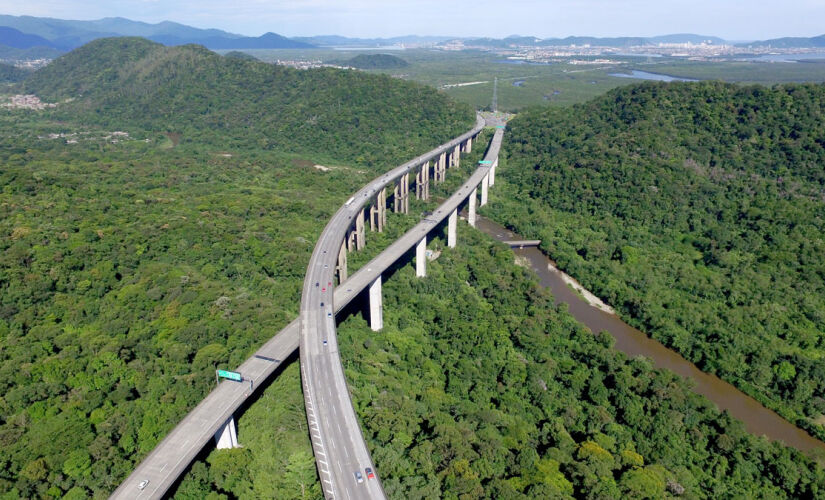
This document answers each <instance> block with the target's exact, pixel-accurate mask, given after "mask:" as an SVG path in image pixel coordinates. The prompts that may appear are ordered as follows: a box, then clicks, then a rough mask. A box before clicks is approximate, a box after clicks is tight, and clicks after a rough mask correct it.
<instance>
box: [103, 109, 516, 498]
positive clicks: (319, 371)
mask: <svg viewBox="0 0 825 500" xmlns="http://www.w3.org/2000/svg"><path fill="white" fill-rule="evenodd" d="M483 126H484V122H483V120H481V119H480V118H479V119H478V120H477V122H476V126H475V127H474V128H473V129H472V130H471V131H470V132H467V133H466V134H464V135H462V136H461V137H459V138H457V139H455V140H453V141H451V142H449V143H447V144H445V145H442V146H440V147H439V148H437V149H435V150H433V151H431V152H429V153H427V154H425V155H422V156H419V157H417V158H415V159H414V160H411V161H410V162H407V163H405V164H404V165H402V166H400V167H398V168H396V169H394V170H392V171H390V172H388V173H387V174H384V175H382V176H381V177H379V178H377V179H375V180H374V181H372V182H371V183H370V184H369V185H367V186H366V187H364V188H363V189H361V190H360V191H359V192H358V194H357V195H356V199H357V202H356V201H353V202H352V203H351V204H350V206H344V207H342V208H341V209H340V210H339V211H338V213H336V215H335V217H333V219H332V221H330V223H329V224H328V225H327V227H326V229H325V230H324V233H323V234H322V236H324V235H326V237H325V238H321V239H319V242H318V245H316V248H315V251H314V253H313V256H312V259H311V261H310V266H309V269H308V272H307V276H306V279H305V282H304V285H305V286H304V294H303V296H302V311H301V316H300V317H299V318H298V319H296V320H294V321H292V322H291V323H290V324H289V325H287V326H286V327H285V328H284V329H283V330H281V331H280V332H278V334H276V335H275V336H274V337H272V339H270V340H269V341H267V343H266V344H264V345H263V346H262V347H261V348H260V349H259V350H258V351H256V352H255V354H254V355H253V356H252V357H250V358H249V359H247V360H246V361H245V362H244V363H243V364H241V366H240V367H238V368H237V369H236V371H238V372H240V373H242V374H243V376H244V380H245V381H247V380H249V381H252V382H253V384H254V390H257V389H258V388H259V387H260V386H261V385H262V384H263V383H265V382H266V380H267V379H268V378H269V377H270V376H271V375H272V373H273V372H274V371H275V370H276V369H277V368H278V367H279V366H280V365H281V363H282V362H283V361H284V360H286V359H287V358H289V357H290V356H291V355H292V354H293V353H294V352H295V349H297V348H298V345H299V336H300V334H301V330H302V325H301V320H304V319H305V318H306V320H307V323H306V326H307V328H308V329H309V328H310V327H312V326H314V327H315V330H314V338H315V339H319V338H321V337H320V336H321V335H323V334H324V333H326V335H327V337H326V338H327V344H328V349H327V350H322V349H321V348H320V347H321V346H323V342H322V341H321V342H320V345H318V344H317V343H316V345H314V346H312V347H310V346H309V345H307V347H306V350H311V352H312V353H313V354H312V359H311V360H310V361H309V362H315V368H314V369H313V370H312V372H311V373H312V374H313V375H314V376H315V377H316V378H315V379H314V381H313V383H312V384H311V386H312V390H318V386H320V387H321V388H322V389H323V388H324V387H325V386H326V385H327V383H326V381H327V380H329V379H330V378H335V379H336V380H337V382H336V385H335V386H334V387H335V388H336V389H337V390H339V391H342V392H340V393H339V394H331V392H332V391H323V392H324V394H322V395H321V398H322V399H323V398H324V396H326V397H327V398H328V397H329V396H330V395H332V397H333V401H334V402H335V401H336V400H337V402H336V403H335V404H334V405H333V406H334V407H335V409H334V410H332V406H325V407H323V408H317V407H316V406H315V405H317V404H318V403H317V400H316V397H312V396H307V390H308V385H310V384H308V382H309V379H308V377H307V375H309V373H310V372H307V371H306V370H305V368H304V367H305V366H306V364H305V363H306V362H304V360H303V359H302V363H301V367H302V380H303V383H304V394H305V398H306V399H307V415H308V419H309V420H310V425H311V426H312V425H313V423H315V425H314V427H311V431H313V432H311V435H312V441H313V447H314V448H315V451H316V459H317V460H318V466H319V475H321V472H320V471H321V467H322V466H324V465H326V466H327V469H326V470H327V472H326V474H327V475H329V467H328V466H329V465H330V464H331V463H332V462H331V461H330V460H327V459H325V458H324V457H325V455H322V454H318V451H319V450H318V447H317V446H316V441H318V442H319V443H320V439H319V438H323V435H322V434H320V432H317V431H314V429H317V430H318V431H320V430H321V429H323V430H324V431H326V432H327V434H326V435H327V436H328V437H327V439H326V440H325V442H326V443H328V445H329V446H330V447H331V448H333V446H334V452H335V453H337V454H341V455H343V456H344V458H347V455H349V456H350V459H349V462H348V463H346V464H344V465H343V466H342V467H339V468H338V471H339V474H341V475H343V480H342V481H340V482H341V483H343V486H344V489H341V490H334V491H335V492H338V491H340V492H341V493H339V495H340V496H341V498H348V497H349V498H361V497H370V496H372V497H373V498H380V497H383V496H384V494H383V490H382V489H381V487H380V484H379V481H378V479H375V480H372V483H370V482H369V481H370V480H369V479H367V478H366V477H364V483H365V484H367V486H366V487H363V488H358V487H357V486H363V484H362V485H359V484H358V483H357V482H355V476H354V470H356V469H358V468H359V467H360V470H361V473H362V474H363V473H364V471H363V469H364V468H365V467H372V468H373V470H375V467H373V466H372V465H371V460H370V458H369V453H368V451H367V450H366V445H365V444H364V440H363V436H362V434H361V430H360V426H359V425H358V422H357V419H356V418H355V413H354V411H353V409H352V402H351V400H350V398H349V393H348V392H347V389H346V381H345V380H344V379H343V369H342V367H341V362H340V359H339V358H338V353H337V351H338V349H337V341H336V339H335V323H334V316H335V314H336V313H337V312H339V311H340V310H341V309H343V308H344V307H345V306H346V305H347V304H348V303H349V302H350V301H352V300H353V299H354V298H355V297H356V296H358V294H359V293H360V292H362V291H363V290H364V289H366V288H367V287H368V286H369V285H370V284H371V283H372V282H373V281H374V280H375V279H376V278H377V277H379V276H380V275H381V273H382V272H383V271H385V270H386V269H387V268H388V267H389V266H390V265H391V264H392V263H393V262H395V261H396V260H398V259H399V258H401V257H402V256H403V255H404V254H405V253H406V252H408V251H409V250H410V249H411V248H413V246H415V245H416V244H417V243H418V242H419V241H420V240H421V238H422V237H423V236H424V235H426V234H427V233H429V232H430V231H431V230H432V229H434V228H435V227H436V226H437V225H438V224H439V223H441V222H442V221H443V220H444V219H445V218H446V217H448V216H449V215H450V213H451V212H452V210H454V209H456V208H457V207H458V206H459V205H460V204H461V203H462V202H463V201H464V200H465V199H466V198H467V197H468V196H469V194H470V193H471V192H472V190H473V189H474V188H475V187H477V186H478V185H479V183H481V180H482V179H483V177H484V176H485V175H486V174H487V172H488V171H489V169H490V167H489V166H482V167H480V168H478V169H477V171H476V172H475V173H474V174H473V175H472V176H471V177H470V179H469V180H468V181H467V182H466V183H465V184H464V185H463V186H462V187H461V188H459V190H458V191H456V193H455V194H453V196H451V197H450V198H449V199H448V200H447V201H446V202H444V203H443V204H442V205H441V206H440V207H439V208H438V209H437V210H436V211H435V212H434V213H433V214H432V215H431V216H429V217H428V218H427V219H425V220H423V221H422V222H420V223H419V224H418V225H416V226H415V227H414V228H413V229H411V230H410V231H408V232H407V233H406V234H405V235H403V236H402V237H401V238H399V239H398V240H396V241H395V242H394V243H393V244H392V245H390V246H389V247H388V248H387V249H386V250H384V251H383V252H382V253H381V254H380V255H379V256H377V257H375V258H374V259H373V260H372V261H370V262H369V263H368V264H366V265H365V266H363V267H362V268H361V269H359V270H358V272H356V273H354V274H353V275H351V276H350V277H349V279H348V280H346V281H345V282H344V283H343V284H341V285H339V286H338V287H335V288H334V291H332V290H333V289H332V288H331V287H329V286H327V287H326V288H327V292H318V290H315V291H313V290H312V288H313V287H314V286H315V283H316V282H317V283H319V287H317V288H318V289H320V288H323V287H321V286H320V283H321V279H322V278H323V277H326V280H327V281H326V282H325V283H330V282H332V281H333V280H332V274H333V270H334V264H335V258H334V256H337V251H338V249H339V248H340V245H341V242H342V240H343V237H344V235H345V234H346V231H347V229H348V228H349V227H350V222H351V219H350V217H352V216H353V214H356V213H357V212H358V210H360V208H361V207H363V206H364V205H365V204H366V203H367V202H368V201H370V200H371V199H372V198H373V197H374V195H375V193H376V192H377V190H379V189H380V188H381V187H383V186H386V185H387V184H389V183H392V182H393V181H394V180H395V179H397V178H398V177H399V176H400V175H402V174H403V173H406V172H408V171H410V170H413V169H415V168H416V167H417V166H419V165H422V164H424V163H426V162H427V161H428V160H431V159H433V158H435V157H437V156H438V155H439V154H441V153H442V152H444V151H449V150H451V149H452V148H454V147H455V145H456V144H459V143H462V142H464V141H465V140H466V139H467V138H469V137H472V136H474V135H476V134H477V133H478V132H479V131H480V130H481V128H483ZM501 135H502V131H501V130H499V131H497V132H496V135H495V136H494V138H493V140H492V142H491V144H490V147H489V150H488V152H487V154H486V156H485V159H486V160H491V161H494V160H495V159H496V158H497V157H498V151H499V148H500V144H501ZM342 214H343V216H344V217H346V218H345V219H342V218H339V216H341V215H342ZM342 221H343V226H336V225H335V224H337V223H341V222H342ZM333 233H336V234H333ZM336 237H337V238H338V240H337V242H336V241H335V240H336ZM322 241H323V245H322V244H321V243H322ZM324 266H327V267H324ZM313 279H315V281H313ZM307 288H309V293H308V291H307ZM307 297H308V299H309V300H312V299H315V300H316V301H318V302H317V305H315V306H314V307H313V303H314V302H310V303H309V306H310V307H309V308H307V309H304V307H303V305H304V303H305V302H306V301H305V300H304V299H305V298H307ZM322 298H327V299H329V298H332V300H331V301H330V302H331V303H330V304H327V303H326V301H324V302H325V304H324V307H323V308H322V307H321V306H320V299H322ZM330 312H331V313H332V317H330V316H329V314H330ZM324 317H325V318H326V320H327V321H326V322H324ZM310 319H312V320H313V322H312V323H309V320H310ZM319 319H320V320H321V322H320V323H319V322H318V320H319ZM318 326H320V327H321V328H320V329H319V328H318ZM307 344H309V343H307ZM302 347H303V346H302ZM302 358H303V357H302ZM329 385H330V386H331V387H333V386H332V385H331V384H329ZM254 390H250V387H249V386H248V385H246V382H244V383H243V384H239V383H236V382H230V381H224V382H222V383H221V384H220V385H219V386H218V387H217V388H216V389H215V390H213V391H212V392H211V393H209V394H208V395H207V396H206V397H205V398H204V400H203V401H202V402H201V403H200V404H198V406H196V407H195V408H194V409H193V410H192V411H190V412H189V414H187V415H186V417H185V418H184V419H183V420H182V421H181V422H180V423H179V424H178V425H177V426H176V427H175V428H174V429H173V430H172V431H171V432H170V433H169V434H168V435H167V436H166V437H165V438H164V439H163V440H162V441H161V442H160V443H159V444H158V445H157V446H156V447H155V448H154V449H153V450H152V452H151V453H150V454H149V455H148V456H147V457H146V458H145V459H144V460H143V461H142V462H141V463H140V464H139V465H138V466H137V467H136V468H135V470H134V471H133V472H132V474H130V475H129V477H128V478H127V479H126V480H125V481H124V482H123V483H121V485H120V486H119V487H118V488H117V489H116V490H115V491H114V492H113V493H112V496H111V497H110V498H113V499H148V498H162V497H163V495H165V494H166V492H167V491H168V490H169V489H170V488H171V487H172V486H173V485H174V484H175V482H176V481H177V480H178V479H179V478H180V476H181V475H182V474H183V473H184V472H185V470H186V469H187V468H188V467H189V464H191V463H192V461H193V460H194V459H195V458H196V457H197V455H198V453H200V451H201V450H202V449H203V447H204V446H205V445H206V444H207V443H208V442H209V441H210V440H212V439H213V436H214V435H215V433H217V432H218V431H219V430H220V429H221V428H222V427H223V426H224V424H225V423H226V422H227V420H229V418H231V417H232V415H234V414H235V412H236V411H237V410H238V408H239V407H240V406H241V405H242V404H243V403H244V402H245V401H246V400H247V399H248V398H249V397H250V396H251V394H252V393H254ZM313 394H316V393H313ZM323 400H324V401H325V402H326V399H323ZM342 405H343V408H344V409H347V410H348V411H349V418H347V419H346V420H344V419H343V418H341V419H340V420H338V421H337V423H336V421H329V420H328V419H327V421H326V424H325V425H324V426H323V427H322V426H320V425H318V423H317V422H318V417H319V416H323V417H325V418H326V415H327V413H331V414H332V417H333V419H334V418H340V417H343V413H344V412H343V410H341V411H340V412H339V408H341V406H342ZM338 424H340V425H341V429H340V430H339V429H338ZM331 428H332V429H334V430H335V431H337V432H336V433H334V434H329V430H330V429H331ZM345 429H346V431H345ZM329 436H332V437H329ZM341 436H344V439H345V441H350V443H348V444H345V445H341V446H339V444H338V443H339V442H340V438H341ZM350 436H353V437H354V438H352V439H351V438H350ZM353 442H354V443H353ZM353 444H361V446H362V448H361V453H362V454H361V455H358V456H356V455H355V452H354V451H351V449H350V448H349V446H353ZM320 451H321V453H325V449H324V448H322V449H321V450H320ZM364 455H365V456H366V458H363V456H364ZM322 460H323V461H324V463H323V464H322V463H321V461H322ZM356 460H364V461H365V462H363V463H362V462H357V463H356V462H355V461H356ZM347 467H355V468H356V469H353V470H351V471H349V470H347ZM321 478H322V481H323V478H324V476H323V475H321ZM350 478H351V479H352V482H351V483H350V484H346V483H347V480H348V479H350ZM327 480H328V482H323V484H322V485H323V486H324V491H325V493H327V494H329V492H331V491H333V490H331V489H330V486H331V484H334V483H332V482H331V479H330V477H327ZM144 481H146V483H145V484H144V488H142V489H141V488H139V485H140V484H142V483H143V482H144ZM353 484H354V485H355V486H352V485H353ZM333 494H334V493H333Z"/></svg>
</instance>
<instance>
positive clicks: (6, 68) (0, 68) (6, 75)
mask: <svg viewBox="0 0 825 500" xmlns="http://www.w3.org/2000/svg"><path fill="white" fill-rule="evenodd" d="M28 75H29V71H27V70H25V69H21V68H17V67H14V66H11V65H9V64H2V63H0V83H10V82H19V81H20V80H23V79H24V78H26V77H27V76H28Z"/></svg>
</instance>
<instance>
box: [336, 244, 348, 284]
mask: <svg viewBox="0 0 825 500" xmlns="http://www.w3.org/2000/svg"><path fill="white" fill-rule="evenodd" d="M346 280H347V245H346V243H343V244H342V245H341V249H340V250H338V283H343V282H345V281H346Z"/></svg>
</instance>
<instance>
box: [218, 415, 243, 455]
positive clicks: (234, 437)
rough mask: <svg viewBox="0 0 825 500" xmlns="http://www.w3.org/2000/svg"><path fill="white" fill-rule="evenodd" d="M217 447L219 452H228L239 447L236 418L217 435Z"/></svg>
mask: <svg viewBox="0 0 825 500" xmlns="http://www.w3.org/2000/svg"><path fill="white" fill-rule="evenodd" d="M215 447H216V448H218V449H219V450H227V449H230V448H237V447H238V430H237V428H236V427H235V416H234V415H233V416H231V417H229V420H227V421H226V423H225V424H223V427H221V428H220V429H218V432H216V433H215Z"/></svg>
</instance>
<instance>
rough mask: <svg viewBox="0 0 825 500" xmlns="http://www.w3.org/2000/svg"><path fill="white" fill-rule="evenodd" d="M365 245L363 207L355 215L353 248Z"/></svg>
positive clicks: (360, 247) (361, 248) (359, 248)
mask: <svg viewBox="0 0 825 500" xmlns="http://www.w3.org/2000/svg"><path fill="white" fill-rule="evenodd" d="M366 245H367V235H366V228H365V227H364V209H361V210H359V211H358V215H356V216H355V248H356V249H358V250H363V249H364V247H365V246H366Z"/></svg>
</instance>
